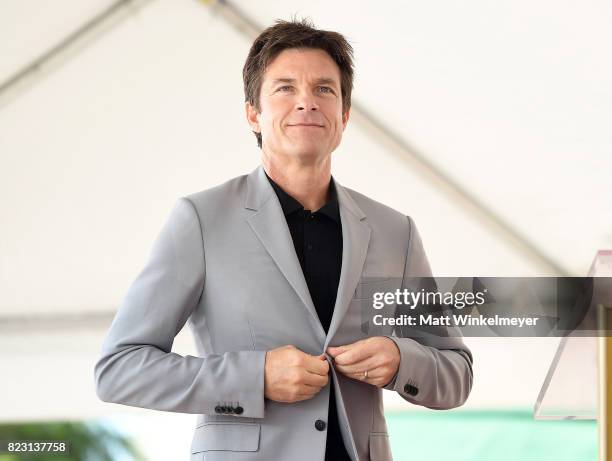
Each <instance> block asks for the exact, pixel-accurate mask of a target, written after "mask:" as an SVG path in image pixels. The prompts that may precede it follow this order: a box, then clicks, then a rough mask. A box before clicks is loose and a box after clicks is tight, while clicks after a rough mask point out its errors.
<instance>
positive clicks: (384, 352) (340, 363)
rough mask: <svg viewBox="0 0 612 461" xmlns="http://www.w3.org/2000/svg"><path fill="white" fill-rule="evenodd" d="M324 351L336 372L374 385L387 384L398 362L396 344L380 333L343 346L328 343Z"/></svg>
mask: <svg viewBox="0 0 612 461" xmlns="http://www.w3.org/2000/svg"><path fill="white" fill-rule="evenodd" d="M327 353H328V354H329V355H331V356H332V357H333V358H334V365H335V368H336V370H338V371H339V372H340V373H342V374H343V375H346V376H348V377H349V378H353V379H356V380H358V381H365V382H367V383H368V384H372V385H374V386H377V387H385V386H386V385H387V384H389V382H391V380H392V379H393V377H394V376H395V374H396V373H397V370H398V369H399V364H400V351H399V349H398V347H397V345H396V344H395V342H393V340H391V339H389V338H386V337H384V336H374V337H371V338H367V339H362V340H360V341H357V342H354V343H352V344H347V345H345V346H338V347H328V348H327ZM366 370H367V372H368V376H367V378H366V376H365V371H366Z"/></svg>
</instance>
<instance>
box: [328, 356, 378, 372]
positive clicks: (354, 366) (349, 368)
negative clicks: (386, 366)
mask: <svg viewBox="0 0 612 461" xmlns="http://www.w3.org/2000/svg"><path fill="white" fill-rule="evenodd" d="M378 366H380V364H379V363H378V360H377V358H376V356H370V357H368V358H367V359H365V360H360V361H359V362H355V363H351V364H348V365H343V364H341V363H337V362H336V363H335V368H336V370H340V371H341V372H342V373H344V374H347V373H362V374H363V372H364V371H366V370H368V373H370V372H371V371H372V370H374V369H375V368H378Z"/></svg>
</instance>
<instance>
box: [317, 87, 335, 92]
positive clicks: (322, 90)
mask: <svg viewBox="0 0 612 461" xmlns="http://www.w3.org/2000/svg"><path fill="white" fill-rule="evenodd" d="M319 90H321V92H322V93H333V91H332V89H331V88H330V87H328V86H320V87H319Z"/></svg>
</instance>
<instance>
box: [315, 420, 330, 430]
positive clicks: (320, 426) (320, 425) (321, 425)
mask: <svg viewBox="0 0 612 461" xmlns="http://www.w3.org/2000/svg"><path fill="white" fill-rule="evenodd" d="M326 427H327V424H325V421H323V420H322V419H317V420H316V421H315V429H316V430H317V431H324V430H325V428H326Z"/></svg>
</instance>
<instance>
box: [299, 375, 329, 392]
mask: <svg viewBox="0 0 612 461" xmlns="http://www.w3.org/2000/svg"><path fill="white" fill-rule="evenodd" d="M328 379H329V378H328V377H327V375H323V376H322V375H318V374H315V373H310V372H308V371H306V372H305V373H304V377H303V379H302V382H303V383H304V384H306V385H308V386H314V387H318V388H319V389H320V388H322V387H323V386H325V385H326V384H327V381H328Z"/></svg>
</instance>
